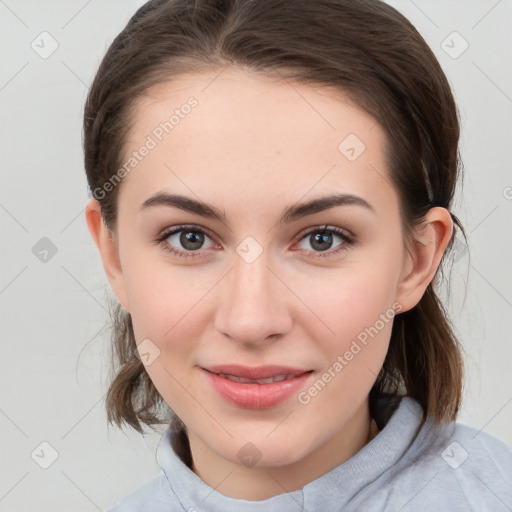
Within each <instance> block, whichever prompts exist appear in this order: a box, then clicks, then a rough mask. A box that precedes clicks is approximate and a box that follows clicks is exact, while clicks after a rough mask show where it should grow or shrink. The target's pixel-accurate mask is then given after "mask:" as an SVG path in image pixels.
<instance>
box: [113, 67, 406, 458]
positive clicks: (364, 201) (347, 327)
mask: <svg viewBox="0 0 512 512" xmlns="http://www.w3.org/2000/svg"><path fill="white" fill-rule="evenodd" d="M215 77H216V74H211V75H210V74H201V75H194V76H192V75H190V76H183V77H180V78H179V79H177V80H175V81H174V82H172V83H165V84H160V85H159V86H157V87H155V88H153V89H151V90H150V91H149V92H148V93H147V94H146V95H145V96H144V97H143V98H141V99H140V100H139V101H138V102H137V103H136V109H135V117H134V119H135V121H134V124H133V128H132V130H131V132H130V135H129V137H128V139H127V141H126V151H125V155H124V157H125V161H126V162H127V167H126V169H129V171H127V172H126V173H125V175H124V179H123V182H122V183H121V185H120V189H119V199H118V201H119V202H118V218H117V226H116V232H115V237H116V243H117V246H116V247H117V249H118V256H119V262H120V269H121V270H120V273H119V276H118V277H117V278H116V279H115V281H114V280H111V282H112V283H113V287H114V290H115V292H116V294H117V296H118V298H119V300H120V302H121V304H122V305H123V307H124V308H125V309H126V310H127V311H129V312H130V314H131V316H132V321H133V326H134V331H135V337H136V340H137V344H138V345H139V351H140V352H141V353H142V354H143V357H144V358H145V359H146V363H147V366H146V370H147V371H148V373H149V375H150V377H151V379H152V381H153V382H154V384H155V386H156V388H157V389H158V391H159V392H160V394H161V395H162V397H163V398H164V399H165V401H166V402H167V403H168V405H169V406H170V407H171V409H173V410H174V411H175V413H176V414H177V415H178V416H179V417H180V418H181V419H182V421H183V422H184V423H185V424H186V425H187V427H188V430H189V435H190V436H191V437H193V438H194V439H195V440H197V442H198V443H200V444H201V446H203V447H204V449H206V450H210V451H211V452H212V453H215V454H216V455H218V456H219V457H222V458H224V459H225V460H228V461H231V462H234V463H238V464H239V463H240V461H241V460H242V459H241V457H243V455H244V451H243V450H246V451H247V450H249V451H250V450H253V453H250V454H249V455H250V456H253V458H255V459H256V458H257V459H259V461H258V464H259V465H267V466H282V465H285V464H292V463H294V462H296V461H299V460H303V459H305V458H306V457H308V456H309V455H311V454H312V453H314V452H315V450H318V449H320V447H322V446H324V447H325V446H328V445H329V443H331V442H333V440H336V439H338V440H340V439H341V436H342V434H343V433H344V432H347V429H349V428H350V425H356V424H357V422H358V421H359V420H360V419H361V418H362V417H363V415H364V414H365V411H366V409H367V397H368V393H369V391H370V389H371V387H372V385H373V383H374V381H375V379H376V377H377V374H378V372H379V370H380V368H381V366H382V363H383V361H384V358H385V355H386V352H387V348H388V344H389V339H390V333H391V327H392V318H393V311H394V310H396V311H397V312H399V311H400V310H402V311H404V310H406V309H409V306H408V304H407V300H408V298H407V297H406V289H405V285H404V283H405V282H406V280H405V277H406V275H407V274H408V272H409V271H410V270H411V268H412V267H411V266H410V265H409V259H408V255H407V252H406V251H405V250H404V238H403V231H402V226H401V220H400V211H399V201H398V196H397V193H396V191H395V189H394V188H393V186H392V185H391V182H390V179H389V171H388V169H387V168H386V164H385V152H384V151H385V136H384V132H383V131H382V129H381V127H380V126H379V125H378V124H377V123H376V121H375V120H374V119H373V118H372V117H370V116H369V115H368V114H366V113H365V112H364V111H362V110H360V109H359V108H357V107H355V106H352V105H351V104H350V103H349V102H348V100H347V99H345V98H344V97H343V96H342V95H341V94H340V93H339V92H337V93H336V92H335V91H333V90H331V89H328V88H322V89H319V88H313V87H312V86H306V85H300V84H293V87H292V85H291V84H289V83H287V82H284V81H281V82H279V81H277V80H276V81H271V80H269V79H263V78H262V77H261V76H257V75H250V74H248V73H245V72H242V71H236V70H226V71H224V72H223V73H222V74H220V75H219V76H217V77H216V78H215ZM191 98H193V99H191ZM187 105H188V106H187ZM173 112H174V118H172V119H171V121H169V118H170V116H171V115H173ZM166 122H167V124H165V123H166ZM363 144H364V146H363ZM142 147H146V150H144V149H142ZM134 152H135V153H134ZM130 159H131V160H130ZM171 195H172V196H174V199H173V198H171V197H170V196H171ZM178 196H180V197H181V199H179V198H178ZM334 196H337V200H335V201H331V203H330V204H328V203H329V202H328V201H325V202H324V203H322V199H324V198H331V199H332V198H333V197H334ZM178 199H179V200H178ZM199 203H205V204H206V205H207V206H204V205H203V206H198V204H199ZM300 205H309V206H304V207H301V206H300ZM315 205H316V206H315ZM144 354H145V355H144ZM225 365H239V366H242V367H245V372H244V368H242V369H240V368H234V369H233V368H227V369H226V368H219V366H225ZM274 365H277V366H281V367H286V368H281V369H272V368H268V367H269V366H274ZM261 367H263V368H261ZM254 368H257V369H259V370H262V372H260V373H250V370H251V369H254ZM213 370H216V372H213ZM266 371H267V373H265V372H266ZM237 372H239V373H238V374H237ZM214 373H226V374H227V373H231V374H233V375H238V377H245V378H252V379H255V378H257V377H269V376H274V377H275V376H276V375H281V376H283V375H284V374H289V376H290V375H295V377H294V378H291V379H290V378H288V379H286V380H284V381H281V382H274V383H269V384H264V383H254V382H252V380H251V381H250V382H236V381H233V380H232V378H227V377H222V376H218V375H214ZM280 378H282V377H279V378H278V380H279V379H280ZM238 380H239V381H240V378H239V379H238ZM247 443H252V444H251V445H248V444H247Z"/></svg>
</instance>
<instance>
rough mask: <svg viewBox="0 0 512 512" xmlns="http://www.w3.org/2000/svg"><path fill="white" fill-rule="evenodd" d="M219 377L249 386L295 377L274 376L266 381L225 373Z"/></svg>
mask: <svg viewBox="0 0 512 512" xmlns="http://www.w3.org/2000/svg"><path fill="white" fill-rule="evenodd" d="M217 375H220V376H221V377H224V378H226V379H229V380H234V381H235V382H246V383H249V384H255V383H257V384H270V383H271V382H281V381H282V380H287V379H293V378H294V377H296V375H276V376H275V377H269V378H267V379H246V378H244V377H237V376H236V375H228V374H227V373H219V374H217Z"/></svg>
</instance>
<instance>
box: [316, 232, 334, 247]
mask: <svg viewBox="0 0 512 512" xmlns="http://www.w3.org/2000/svg"><path fill="white" fill-rule="evenodd" d="M331 236H332V235H331V234H319V233H317V234H316V235H315V236H314V242H313V243H312V244H311V245H312V246H313V247H315V245H316V244H317V243H318V244H319V247H316V248H317V249H319V250H325V249H328V247H325V245H323V244H322V243H325V244H327V245H330V244H331V243H332V242H331V240H330V238H331Z"/></svg>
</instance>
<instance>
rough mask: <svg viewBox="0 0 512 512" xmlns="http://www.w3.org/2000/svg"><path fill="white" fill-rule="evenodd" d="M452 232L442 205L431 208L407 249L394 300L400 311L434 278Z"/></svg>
mask: <svg viewBox="0 0 512 512" xmlns="http://www.w3.org/2000/svg"><path fill="white" fill-rule="evenodd" d="M452 234H453V221H452V218H451V215H450V212H449V211H448V210H447V209H446V208H441V207H438V206H436V207H434V208H431V209H430V210H429V211H428V213H427V215H426V218H425V222H424V223H422V224H421V226H420V227H419V228H418V230H417V232H416V237H415V238H416V239H415V240H414V241H413V242H412V244H411V246H410V248H409V249H408V250H407V256H406V261H405V264H404V267H403V271H402V276H401V281H400V283H399V286H398V294H397V299H396V300H397V302H399V303H400V304H401V305H402V309H401V310H400V312H404V311H408V310H410V309H412V308H413V307H414V306H416V304H418V302H419V301H420V299H421V297H423V294H424V293H425V290H426V289H427V286H428V285H429V284H430V282H431V281H432V279H433V278H434V276H435V274H436V271H437V268H438V267H439V264H440V262H441V259H442V257H443V254H444V252H445V250H446V247H447V246H448V244H449V242H450V240H451V238H452Z"/></svg>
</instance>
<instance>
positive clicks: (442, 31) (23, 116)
mask: <svg viewBox="0 0 512 512" xmlns="http://www.w3.org/2000/svg"><path fill="white" fill-rule="evenodd" d="M142 3H143V1H142V0H122V1H121V0H89V1H86V0H72V1H70V0H66V1H64V0H60V1H56V0H52V1H44V2H42V1H36V0H0V34H1V36H0V37H1V38H2V44H1V47H0V51H1V57H2V65H1V67H0V68H1V69H0V101H1V108H2V111H1V112H2V115H1V123H0V129H1V134H0V144H1V172H2V179H1V189H0V190H1V195H0V222H1V247H2V253H1V275H0V311H1V322H2V323H1V327H2V328H1V334H2V343H1V361H2V367H1V403H0V428H1V430H0V435H1V446H2V454H1V457H2V469H1V480H0V510H1V511H9V512H11V511H24V512H28V511H32V510H34V511H35V510H37V511H38V512H44V511H53V512H55V511H64V510H67V511H69V510H73V511H74V512H79V511H84V512H85V511H94V510H102V509H105V508H107V507H108V506H110V505H111V504H113V503H114V502H115V501H116V500H117V499H119V498H121V497H123V496H125V495H127V494H128V493H129V492H131V491H133V490H135V489H136V488H138V487H140V486H141V485H142V484H143V483H145V482H146V481H147V480H149V479H150V478H151V477H152V476H154V475H155V474H156V473H157V472H158V470H159V468H158V466H157V464H156V461H155V457H154V450H155V448H156V443H157V442H158V440H159V434H149V435H147V436H146V437H142V436H140V435H138V434H137V433H135V432H133V431H131V430H127V431H126V433H123V432H121V431H118V430H117V429H115V428H111V429H110V430H107V425H106V415H105V412H104V396H105V392H106V389H107V385H108V383H107V381H106V376H107V372H106V370H107V362H106V354H107V345H108V343H109V339H108V336H107V335H106V334H105V332H104V331H102V327H103V325H104V322H105V320H106V318H107V315H106V310H105V306H104V304H105V290H106V289H107V286H108V283H107V280H106V278H105V276H104V273H103V268H102V266H101V261H100V258H99V255H98V253H97V250H96V247H95V246H94V244H93V242H92V239H91V238H90V235H89V233H88V231H87V228H86V224H85V220H84V205H85V203H86V201H87V199H88V196H87V188H86V180H85V173H84V170H83V165H82V149H81V122H82V109H83V105H84V101H85V97H86V93H87V90H88V84H90V83H91V80H92V78H93V75H94V73H95V72H96V69H97V67H98V65H99V62H100V60H101V58H102V56H103V54H104V52H105V50H106V48H107V46H108V44H110V42H111V41H112V39H113V38H114V36H115V35H116V34H117V33H118V32H119V31H120V30H121V29H122V27H123V26H124V25H125V23H126V22H127V21H128V19H129V17H130V16H131V15H132V14H133V13H134V12H135V10H136V8H138V7H139V6H140V5H142ZM390 3H391V4H392V5H394V6H395V7H397V8H398V9H399V10H400V11H401V12H403V13H404V14H405V15H406V16H407V17H408V18H409V19H410V20H411V21H412V23H413V24H414V25H415V26H416V27H417V28H418V30H419V31H420V32H421V34H422V35H423V36H424V37H425V39H426V40H427V42H428V43H429V44H430V46H431V47H432V48H433V50H434V52H435V53H436V55H437V56H438V58H439V60H440V62H441V65H442V66H443V68H444V70H445V72H446V74H447V75H448V77H449V80H450V82H451V83H452V85H453V88H454V92H455V95H456V99H457V101H458V104H459V106H460V110H461V115H462V129H463V135H462V146H461V149H462V156H463V158H464V162H465V167H466V178H465V185H464V189H463V193H464V196H463V199H462V200H460V198H459V200H458V201H457V204H456V206H455V213H456V214H457V215H458V216H459V217H460V218H461V220H462V221H463V223H464V225H465V226H466V228H467V232H468V235H469V241H470V253H471V259H469V258H468V254H467V253H466V252H465V250H464V248H459V251H458V252H457V254H456V255H455V264H454V267H453V273H452V287H453V289H452V293H451V297H450V304H449V310H450V311H451V312H452V314H453V319H454V322H455V325H456V330H457V332H458V333H459V335H460V337H461V339H462V341H463V344H464V347H465V349H466V352H467V358H466V362H467V371H468V376H467V377H468V378H467V380H466V389H465V401H464V407H463V410H462V412H461V414H460V418H459V421H460V422H463V423H467V424H470V425H473V426H475V427H477V428H478V429H483V430H485V431H486V432H488V433H490V434H493V435H495V436H497V437H499V438H501V439H503V440H504V441H506V442H507V443H508V444H512V429H511V427H510V425H511V420H512V372H511V362H512V344H511V331H512V329H511V316H512V293H511V287H510V284H511V267H510V261H512V243H511V237H510V232H511V220H512V216H511V209H512V200H511V197H512V188H511V186H512V176H511V173H510V164H511V149H510V148H511V141H512V138H511V132H512V130H511V124H512V121H511V111H512V99H511V98H512V79H511V72H510V61H509V59H510V57H509V51H510V48H512V40H511V39H512V38H511V33H512V31H511V14H512V5H511V1H510V0H501V1H496V0H478V1H477V0H472V1H463V0H460V1H453V0H452V1H445V2H439V1H427V0H415V1H414V2H413V1H411V0H393V1H391V2H390ZM43 31H47V32H48V33H49V34H51V37H52V38H54V39H55V40H56V41H57V42H58V48H57V50H56V51H55V52H54V53H53V54H52V55H50V56H49V57H48V58H42V57H41V56H40V54H38V53H36V51H34V49H32V47H31V43H32V42H33V41H35V43H34V45H36V44H37V45H38V48H39V50H38V51H39V52H43V51H48V50H49V49H51V46H50V45H51V40H50V39H49V38H48V36H40V34H41V32H43ZM454 31H456V32H458V33H459V34H460V36H461V37H462V38H463V39H464V40H465V41H467V42H468V44H469V47H468V49H467V50H466V51H465V52H464V53H462V54H461V55H460V56H458V58H453V57H454V56H456V54H458V53H459V52H460V51H461V50H462V49H463V46H462V45H463V44H464V41H463V40H462V39H461V38H460V37H459V36H457V35H453V34H452V32H454ZM448 36H450V37H448ZM43 37H44V38H46V39H45V40H44V42H41V38H43ZM447 37H448V39H447ZM443 41H445V42H444V43H443ZM43 45H44V48H43ZM445 50H446V51H445ZM447 52H448V53H447ZM449 53H451V55H449ZM43 237H47V238H49V239H50V240H51V241H52V242H53V244H55V246H56V249H57V252H56V254H55V255H52V254H51V253H48V255H47V256H46V258H47V261H46V262H44V261H41V260H40V259H39V257H43V256H44V254H42V253H39V257H36V254H34V252H33V247H34V246H36V244H37V243H38V242H39V241H40V240H41V238H43ZM39 243H45V242H39ZM38 247H39V246H36V249H37V248H38ZM35 252H36V253H37V250H35ZM42 442H46V443H49V444H50V445H51V447H52V448H51V447H49V446H47V445H41V443H42ZM52 449H53V450H55V451H56V453H58V458H57V459H56V460H55V462H53V463H52V464H51V465H50V466H49V467H48V468H47V469H43V468H42V467H40V465H41V464H43V465H44V464H45V463H46V464H48V463H49V462H51V456H52V453H53V452H52Z"/></svg>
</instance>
